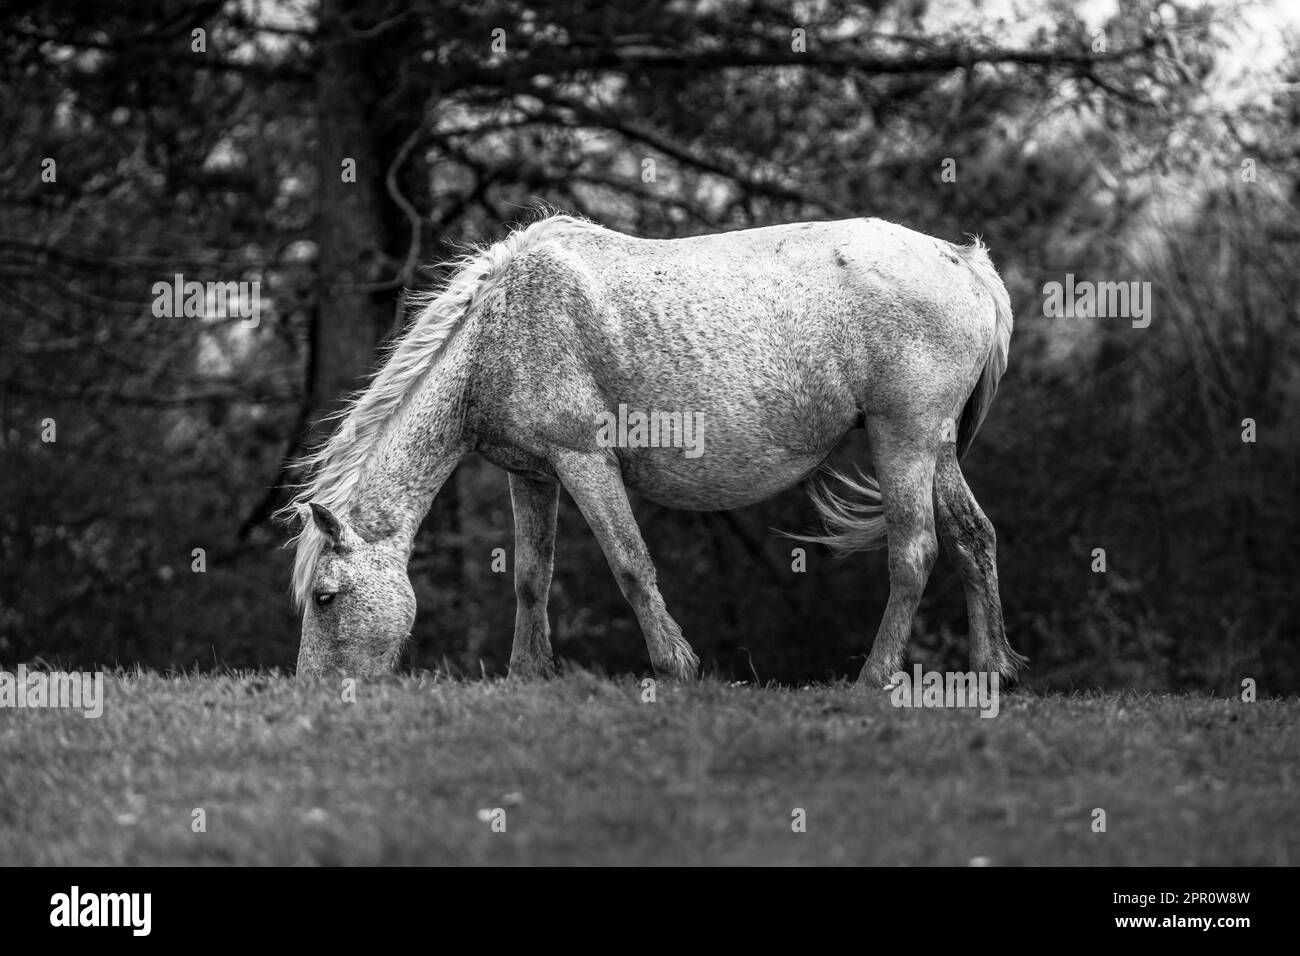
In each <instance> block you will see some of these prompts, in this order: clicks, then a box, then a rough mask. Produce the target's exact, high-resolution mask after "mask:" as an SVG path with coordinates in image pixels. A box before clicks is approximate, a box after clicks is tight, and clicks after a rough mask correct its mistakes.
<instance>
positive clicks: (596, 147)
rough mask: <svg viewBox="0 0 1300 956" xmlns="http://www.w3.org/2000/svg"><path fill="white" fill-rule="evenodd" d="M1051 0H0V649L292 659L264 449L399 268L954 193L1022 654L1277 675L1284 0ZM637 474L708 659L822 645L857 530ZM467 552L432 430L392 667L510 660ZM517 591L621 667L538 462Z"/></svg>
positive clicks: (847, 599) (1292, 382) (306, 408)
mask: <svg viewBox="0 0 1300 956" xmlns="http://www.w3.org/2000/svg"><path fill="white" fill-rule="evenodd" d="M1022 6H1026V5H1022ZM1085 6H1086V7H1087V8H1097V7H1098V6H1099V5H1098V4H1095V3H1090V4H1086V5H1079V4H1074V3H1070V2H1049V3H1044V4H1043V5H1042V7H1041V9H1040V10H1039V11H1038V12H1037V13H1036V14H1035V15H1034V17H1033V18H1032V19H1030V20H1026V19H1017V18H1012V17H1010V15H1009V13H1008V14H1007V15H1006V16H1005V17H1004V16H1002V15H999V13H998V9H999V5H998V4H996V3H989V4H983V5H978V4H977V5H971V6H966V5H957V6H956V7H955V8H954V7H950V6H949V5H947V4H943V5H940V4H933V5H932V4H928V3H926V2H925V0H905V2H892V0H869V2H857V3H849V2H839V0H824V2H820V0H819V2H806V3H794V4H788V3H769V2H765V0H757V2H755V0H706V2H700V3H688V2H662V0H645V2H641V3H637V4H606V3H598V2H572V3H554V4H543V3H532V4H529V3H516V2H494V0H488V2H483V3H475V4H458V3H451V2H441V0H401V2H390V0H358V2H354V3H342V2H339V0H318V2H306V0H303V2H299V0H288V2H253V0H243V2H210V3H169V2H158V0H141V2H133V3H99V2H85V0H80V2H77V0H74V2H67V3H56V2H27V0H8V2H6V3H5V5H4V7H3V11H2V12H0V664H3V665H6V666H12V665H14V664H15V663H17V662H19V661H32V660H37V661H46V662H50V663H55V662H57V663H60V664H65V665H82V666H84V665H89V664H98V665H112V664H128V665H129V664H137V663H138V664H140V665H143V666H148V667H160V668H192V667H196V666H197V667H199V668H201V669H206V668H210V667H214V666H227V665H229V666H237V667H245V666H257V665H270V666H277V665H283V666H291V665H292V663H293V661H294V659H295V656H296V649H297V636H298V625H297V621H296V617H295V614H294V611H293V608H292V606H291V602H290V600H289V597H288V594H287V581H288V566H289V561H290V552H289V551H287V550H284V549H283V548H282V547H281V545H282V544H283V542H284V540H285V537H286V533H285V529H283V528H281V527H278V526H276V525H275V524H274V523H273V522H272V520H271V518H270V515H271V513H272V512H273V511H274V510H275V508H277V507H278V506H279V505H281V504H283V503H284V500H285V499H284V491H283V490H282V488H283V486H284V484H285V483H286V482H288V481H290V480H293V479H294V478H295V477H298V476H296V475H295V474H294V472H293V470H292V468H291V467H290V466H289V463H290V462H291V461H292V460H293V459H294V458H295V457H296V456H297V455H300V454H301V453H302V451H303V450H304V448H306V447H308V445H310V444H311V443H312V442H315V441H318V440H319V439H320V437H321V432H322V430H323V428H324V426H321V425H318V422H319V420H320V418H321V417H322V415H323V414H324V413H326V412H328V411H330V410H331V409H332V408H335V407H337V404H338V402H339V401H340V399H341V398H342V397H343V396H344V395H345V394H346V393H347V392H348V391H349V390H350V389H352V388H355V387H357V386H358V385H359V384H361V383H362V382H363V381H364V376H365V375H366V374H367V373H368V372H369V371H371V370H373V367H374V362H375V359H376V356H377V347H378V346H379V345H380V344H381V342H382V341H383V340H384V339H385V338H387V337H388V336H390V335H392V334H394V332H395V331H397V330H399V329H400V328H401V324H402V322H403V319H404V313H403V311H402V309H401V301H402V289H403V288H407V287H410V288H415V287H419V286H421V285H425V284H427V283H429V282H431V281H433V280H434V279H436V278H437V277H438V276H439V273H438V270H437V266H436V264H437V263H438V262H439V261H440V260H442V259H444V258H445V257H447V256H449V255H451V254H453V253H454V252H456V251H458V249H459V247H460V246H461V245H462V244H464V243H466V242H486V241H491V240H493V239H497V238H500V237H501V236H502V235H504V233H505V231H506V229H507V228H508V227H509V226H510V224H511V223H513V222H516V221H519V220H521V219H526V218H527V217H528V216H529V215H530V213H529V208H530V203H533V202H536V201H544V202H546V203H549V204H551V205H552V206H554V207H558V208H561V209H564V210H570V211H573V212H577V213H581V214H583V215H586V216H589V217H591V218H593V219H596V220H598V221H600V222H602V223H604V224H606V225H608V226H610V227H613V228H615V229H620V230H624V231H629V232H632V233H635V234H637V235H642V236H647V237H670V236H684V235H694V234H699V233H708V232H715V231H719V230H724V229H736V228H744V227H749V226H756V225H765V224H770V223H780V222H792V221H798V220H804V219H829V218H842V217H850V216H878V217H882V218H886V219H891V220H895V221H899V222H902V223H904V224H906V225H908V226H911V227H912V228H915V229H919V230H921V231H925V232H929V233H932V234H934V235H937V236H940V237H943V238H946V239H950V240H953V241H962V240H963V237H964V234H966V233H979V234H981V235H982V236H983V238H984V239H985V241H986V242H987V243H988V244H989V246H990V248H991V250H992V253H993V257H994V261H995V262H996V264H997V265H998V267H999V269H1000V270H1001V272H1002V274H1003V276H1004V278H1005V280H1006V282H1007V285H1008V288H1009V289H1010V291H1011V295H1012V301H1013V304H1014V306H1015V311H1016V321H1017V328H1016V334H1015V337H1014V339H1013V341H1012V349H1011V362H1010V368H1009V371H1008V374H1007V376H1006V377H1005V379H1004V380H1003V383H1002V388H1001V391H1000V394H999V396H998V400H997V402H996V404H995V406H994V408H993V412H992V414H991V415H990V417H989V419H988V421H987V422H986V424H985V426H984V428H983V430H982V432H981V434H980V436H979V439H978V440H977V442H976V444H975V446H974V447H973V449H972V450H971V452H970V454H969V455H968V456H967V458H966V460H965V463H964V465H965V469H966V473H967V476H968V479H969V481H970V484H971V486H972V488H973V489H974V490H975V493H976V495H977V496H978V497H979V499H980V501H981V503H982V504H983V506H984V509H985V510H986V511H987V512H988V514H989V515H990V517H991V518H992V519H993V521H994V523H995V524H996V526H997V529H998V535H999V550H1000V571H1001V583H1002V594H1003V600H1004V604H1005V609H1006V617H1007V625H1008V631H1009V633H1010V637H1011V640H1012V643H1013V644H1014V646H1015V647H1016V648H1017V649H1018V650H1020V651H1021V652H1023V653H1026V654H1028V655H1029V656H1030V658H1031V659H1032V664H1033V666H1032V670H1031V671H1030V674H1029V678H1028V682H1029V684H1030V685H1031V686H1034V687H1040V688H1048V687H1057V688H1068V687H1086V686H1098V685H1100V686H1109V687H1116V688H1119V687H1131V688H1136V689H1144V690H1168V689H1179V688H1188V689H1200V690H1213V691H1217V692H1220V693H1234V692H1236V691H1237V690H1238V689H1239V685H1240V682H1241V680H1242V679H1244V678H1246V677H1251V678H1254V679H1255V680H1257V681H1258V682H1259V686H1260V690H1261V692H1265V693H1267V692H1297V691H1300V643H1298V641H1300V635H1298V634H1297V620H1298V616H1297V609H1298V607H1300V596H1298V595H1300V588H1298V587H1297V582H1296V571H1297V562H1296V560H1295V554H1296V540H1297V532H1300V528H1298V527H1297V525H1298V522H1297V500H1298V498H1300V494H1298V492H1300V481H1298V478H1300V460H1298V458H1297V450H1296V449H1297V438H1300V412H1298V411H1297V409H1298V407H1300V405H1298V399H1300V336H1298V335H1297V329H1298V328H1300V311H1298V310H1300V268H1297V264H1298V261H1300V218H1298V217H1297V205H1298V203H1300V191H1298V190H1300V138H1298V137H1297V132H1296V130H1297V119H1298V118H1300V44H1298V43H1297V42H1296V38H1295V33H1294V32H1293V26H1294V22H1295V21H1294V20H1290V21H1287V20H1286V18H1285V16H1283V15H1282V14H1281V13H1279V12H1278V10H1281V7H1279V8H1277V10H1274V9H1273V8H1271V7H1268V6H1256V5H1240V6H1237V5H1230V4H1213V5H1209V6H1205V7H1202V6H1201V5H1198V4H1194V3H1183V2H1177V3H1171V2H1159V3H1151V2H1127V0H1124V2H1119V3H1117V4H1114V5H1112V6H1111V8H1110V9H1109V10H1108V11H1106V12H1105V13H1104V14H1097V13H1091V12H1089V11H1088V10H1085V9H1081V7H1085ZM1100 6H1101V7H1103V8H1104V7H1106V4H1101V5H1100ZM1007 7H1008V10H1009V9H1010V6H1009V5H1007ZM196 31H201V32H196ZM1260 50H1265V51H1268V50H1272V51H1273V52H1274V53H1275V54H1276V55H1275V57H1274V58H1273V59H1269V58H1268V57H1267V56H1265V55H1264V54H1263V53H1261V52H1259V51H1260ZM349 159H350V160H353V161H354V162H355V168H356V181H355V182H345V181H344V177H343V176H342V175H341V170H342V164H343V163H344V161H345V160H349ZM47 160H53V161H54V166H53V170H54V175H53V178H52V181H51V176H50V174H49V170H50V168H51V167H50V164H49V163H48V162H47ZM946 160H951V161H952V162H951V163H945V161H946ZM945 169H947V170H950V171H953V172H955V181H953V177H952V175H948V176H945ZM651 173H653V175H651ZM176 273H182V274H184V276H185V277H186V278H187V279H198V280H199V281H253V280H256V281H259V282H260V283H261V295H262V313H261V321H260V323H259V324H258V325H257V327H256V328H246V327H244V326H243V325H242V324H241V322H240V321H239V320H238V319H233V320H232V319H226V320H222V319H204V318H157V317H155V316H154V314H153V311H152V309H151V303H152V300H153V294H152V292H151V289H152V287H153V285H154V284H155V283H157V282H160V281H170V280H171V278H172V276H173V275H174V274H176ZM1067 273H1071V274H1074V275H1075V276H1076V278H1078V279H1092V280H1102V281H1145V282H1150V283H1151V284H1152V288H1153V294H1154V305H1153V315H1152V321H1151V324H1150V326H1149V327H1148V328H1145V329H1141V328H1134V327H1132V324H1131V323H1130V322H1129V321H1127V320H1122V319H1120V320H1117V319H1061V318H1045V317H1044V314H1043V286H1044V284H1045V283H1047V282H1051V281H1061V280H1063V278H1064V276H1065V274H1067ZM1246 419H1250V420H1251V421H1252V422H1253V423H1254V425H1253V432H1254V434H1253V438H1254V440H1253V441H1245V440H1243V432H1245V431H1246V430H1247V429H1248V428H1250V427H1251V426H1249V425H1246V424H1243V423H1244V420H1246ZM51 428H53V432H51ZM50 438H54V439H55V440H53V441H50V440H48V439H50ZM851 445H852V447H850V448H847V449H846V450H845V452H844V454H845V455H846V456H847V457H846V460H848V459H856V460H861V456H862V452H863V448H864V445H863V441H862V437H861V435H860V434H858V435H857V436H856V437H855V439H854V441H853V442H852V443H851ZM637 512H638V516H639V518H640V520H641V523H642V528H643V529H644V532H645V536H646V540H647V543H648V544H649V546H650V549H651V551H652V553H653V554H654V556H655V557H656V559H657V561H658V566H659V575H660V583H661V587H662V590H663V592H664V595H665V598H666V600H667V601H668V604H669V608H670V610H671V611H672V612H673V613H674V615H675V616H676V617H677V619H678V620H679V621H680V623H681V624H682V626H683V629H684V631H685V633H686V635H687V637H688V639H690V640H691V641H692V643H693V644H694V646H695V648H696V650H697V651H698V652H699V653H700V654H701V657H702V658H703V659H704V662H705V664H706V667H709V668H711V669H713V670H715V671H717V672H720V673H722V674H725V675H730V676H734V677H736V678H738V679H753V677H754V676H755V675H757V677H758V678H760V679H761V680H764V681H766V680H773V679H775V680H783V681H803V680H809V679H824V678H828V677H833V676H837V675H844V674H855V673H856V671H857V668H858V667H859V666H860V664H861V661H862V658H863V657H864V655H865V653H866V650H867V648H868V646H869V642H870V640H871V638H872V636H873V635H874V632H875V628H876V626H877V624H878V622H879V617H880V613H881V611H882V610H883V607H884V602H885V598H886V595H887V588H888V582H887V578H886V574H885V565H884V556H883V554H881V553H876V554H871V555H858V556H855V557H852V558H849V559H847V560H836V559H833V558H832V557H831V556H830V555H829V553H826V552H824V551H821V550H818V549H816V548H812V549H810V551H809V553H808V563H807V571H806V572H804V573H796V572H794V571H792V567H791V565H792V559H791V549H792V547H794V543H792V542H790V541H788V540H786V539H783V538H781V537H779V536H776V535H773V534H771V533H769V529H772V528H781V529H789V530H807V529H810V528H811V527H813V525H814V514H813V511H812V508H811V507H810V505H809V504H808V501H807V499H806V496H805V495H804V494H803V493H802V491H799V490H792V491H790V492H788V493H786V494H784V495H782V496H780V497H778V498H776V499H774V500H771V501H769V502H766V503H764V504H763V505H761V506H758V507H755V508H752V509H748V510H745V511H742V512H736V513H727V514H695V513H685V512H672V511H668V510H664V509H661V508H658V507H656V506H654V505H651V504H649V503H646V502H638V503H637ZM495 548H504V549H505V550H506V553H507V555H508V554H509V552H510V551H511V549H512V526H511V519H510V507H509V496H508V493H507V489H506V480H505V476H504V474H502V473H500V472H498V471H497V470H496V469H494V468H492V467H491V466H490V465H487V464H486V463H485V462H482V461H479V460H468V461H467V462H466V463H465V464H464V465H463V466H462V467H461V468H460V470H459V471H458V472H457V474H456V475H455V477H454V478H453V480H452V481H451V482H450V483H449V484H448V486H447V487H446V489H445V491H444V492H443V493H442V495H440V497H439V498H438V500H437V501H436V503H435V505H434V509H433V511H432V512H431V513H430V518H429V520H428V521H427V522H426V526H425V529H424V531H423V533H422V537H421V539H420V541H419V543H418V545H417V549H416V555H415V559H414V561H413V565H412V577H413V581H414V583H415V587H416V593H417V596H418V598H419V601H420V609H421V610H420V617H419V620H418V622H417V624H416V630H415V634H414V641H413V642H412V644H411V646H410V650H409V654H408V659H409V663H410V664H411V665H413V666H417V667H447V668H450V669H452V670H453V671H456V672H460V673H467V674H475V675H477V674H479V673H483V672H485V673H489V674H491V673H502V672H504V670H505V664H506V661H507V659H508V656H509V647H510V637H511V627H512V622H513V617H514V595H513V585H512V578H511V574H509V573H496V572H494V571H493V569H492V551H493V549H495ZM1098 548H1101V549H1104V551H1105V560H1106V570H1105V571H1104V572H1100V571H1095V570H1094V565H1095V562H1096V559H1095V557H1094V552H1095V549H1098ZM196 549H202V551H201V553H200V555H199V556H198V557H196V554H195V552H196ZM198 567H201V568H202V570H196V568H198ZM551 620H552V626H553V628H554V637H553V640H554V643H555V647H556V651H557V653H558V654H559V655H560V656H561V657H564V658H567V659H569V660H572V661H576V662H580V663H584V664H589V665H593V666H598V667H603V668H606V669H608V670H611V671H622V670H631V671H640V672H648V670H649V666H648V661H647V659H646V655H645V650H644V644H643V642H642V640H641V637H640V634H639V632H638V630H637V628H636V622H635V619H634V618H633V616H632V614H631V612H630V610H629V609H628V608H627V607H626V605H625V604H624V602H623V599H622V597H621V595H620V594H619V591H618V589H617V587H616V586H615V584H614V582H613V580H612V578H611V576H610V574H609V572H608V568H607V566H606V565H605V562H604V560H603V558H602V556H601V554H600V552H599V550H598V548H597V546H596V543H595V541H594V539H593V538H592V536H591V534H590V532H589V531H588V529H587V528H586V526H585V524H584V522H583V521H582V519H581V516H580V515H578V514H577V512H576V510H575V509H574V507H573V506H572V503H571V502H570V501H569V500H568V499H567V498H564V499H562V505H561V515H560V532H559V543H558V548H557V558H556V574H555V586H554V592H553V596H552V600H551ZM965 628H966V623H965V607H964V600H963V594H962V589H961V586H960V582H959V580H958V578H957V575H956V573H955V571H954V569H953V568H952V566H951V565H950V564H949V563H947V561H946V560H944V559H941V560H940V562H939V565H938V566H937V568H936V571H935V574H934V576H933V578H932V579H931V583H930V587H929V589H928V591H927V594H926V597H925V599H924V602H923V604H922V606H921V611H920V613H919V614H918V622H917V634H916V635H915V639H914V643H913V659H914V660H917V661H920V662H923V663H926V664H927V665H934V666H944V667H955V668H964V667H965V654H966V640H965Z"/></svg>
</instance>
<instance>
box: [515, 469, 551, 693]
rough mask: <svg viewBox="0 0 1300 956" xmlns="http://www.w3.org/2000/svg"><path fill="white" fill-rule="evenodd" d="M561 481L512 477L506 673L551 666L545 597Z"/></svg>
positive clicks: (520, 674)
mask: <svg viewBox="0 0 1300 956" xmlns="http://www.w3.org/2000/svg"><path fill="white" fill-rule="evenodd" d="M559 501H560V486H559V485H557V484H555V483H554V482H549V481H538V480H536V479H533V478H524V477H522V476H520V475H513V474H512V475H511V476H510V503H511V505H512V506H513V507H514V512H515V600H516V604H515V640H514V646H513V647H512V648H511V649H510V676H511V677H535V676H540V675H543V674H547V673H549V672H550V671H551V670H552V668H553V667H554V659H553V658H552V656H551V625H550V622H549V621H548V620H547V616H546V602H547V598H548V596H549V595H550V591H551V571H552V568H553V567H554V565H555V512H556V508H557V506H558V504H559Z"/></svg>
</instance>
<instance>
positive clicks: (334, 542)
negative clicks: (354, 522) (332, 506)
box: [307, 501, 357, 554]
mask: <svg viewBox="0 0 1300 956" xmlns="http://www.w3.org/2000/svg"><path fill="white" fill-rule="evenodd" d="M307 504H308V506H309V507H310V508H311V519H312V521H314V522H315V523H316V528H317V530H318V531H320V533H321V534H323V535H325V538H326V540H328V541H329V544H330V548H331V549H332V550H334V551H336V552H337V553H339V554H347V553H348V552H349V551H351V550H352V548H353V547H354V546H355V544H356V540H357V537H356V532H355V531H353V530H352V529H351V528H349V527H348V525H347V522H345V521H343V520H342V519H340V518H339V517H338V516H336V515H335V514H334V512H332V511H330V510H329V509H328V508H326V507H325V506H324V505H318V504H316V502H314V501H309V502H308V503H307Z"/></svg>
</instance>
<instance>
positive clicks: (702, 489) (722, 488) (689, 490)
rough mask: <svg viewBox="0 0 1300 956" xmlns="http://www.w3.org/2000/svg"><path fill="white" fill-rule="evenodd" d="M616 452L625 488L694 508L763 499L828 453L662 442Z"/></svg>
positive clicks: (807, 472)
mask: <svg viewBox="0 0 1300 956" xmlns="http://www.w3.org/2000/svg"><path fill="white" fill-rule="evenodd" d="M706 448H707V445H706ZM826 451H827V454H829V452H830V449H827V450H826ZM618 456H619V461H620V463H621V465H622V470H623V481H624V483H625V484H626V485H627V487H628V488H630V489H632V490H633V491H635V492H637V493H638V494H640V495H643V496H645V497H646V498H649V499H650V500H651V501H654V502H656V503H658V504H661V505H664V506H665V507H668V508H686V509H690V510H694V511H726V510H730V509H732V508H743V507H745V506H747V505H752V504H755V503H757V502H759V501H763V500H765V499H767V498H770V497H772V496H773V495H775V494H777V493H778V492H781V491H784V490H785V489H786V488H789V487H791V486H792V485H795V484H798V483H799V482H800V481H802V480H803V479H804V478H806V477H808V475H810V474H811V473H812V472H814V471H816V470H817V468H818V466H819V465H821V463H822V462H823V461H824V460H825V458H826V455H825V454H818V455H816V456H812V455H784V454H776V453H760V454H756V455H755V454H744V455H740V454H735V455H733V454H729V453H728V452H727V451H726V450H720V451H719V452H718V453H710V452H708V451H707V450H706V452H705V454H703V455H700V456H699V457H698V458H687V457H686V456H685V455H684V454H683V452H682V451H681V450H676V449H666V448H657V449H620V450H619V452H618Z"/></svg>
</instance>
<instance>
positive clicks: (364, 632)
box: [298, 502, 415, 677]
mask: <svg viewBox="0 0 1300 956" xmlns="http://www.w3.org/2000/svg"><path fill="white" fill-rule="evenodd" d="M310 507H311V518H312V522H313V523H314V524H315V527H316V530H317V531H319V532H320V535H321V537H322V538H323V546H322V549H321V551H320V555H319V558H318V559H317V561H316V562H315V569H314V571H313V573H312V577H311V587H310V590H309V591H308V592H307V593H306V594H305V595H304V602H303V605H304V606H303V615H302V643H301V644H300V645H299V647H298V673H299V674H301V675H304V676H308V677H314V676H320V675H323V674H328V673H339V674H342V675H344V676H346V677H375V676H378V675H380V674H385V673H388V672H389V671H391V670H393V668H394V667H396V666H397V658H398V655H399V654H400V653H401V650H402V644H403V642H404V641H405V640H406V638H407V637H408V636H409V635H410V633H411V625H412V624H414V623H415V592H414V591H412V590H411V581H410V578H409V577H407V573H406V550H405V548H404V547H399V546H398V545H397V544H396V543H395V542H393V541H391V540H388V539H381V540H378V541H375V542H373V543H372V542H368V541H365V540H363V539H362V537H361V536H360V535H359V534H357V532H356V531H355V530H353V528H352V527H351V526H350V525H349V524H348V523H347V522H346V521H344V520H343V519H342V518H339V517H337V516H336V515H335V514H334V513H333V512H331V511H330V510H329V509H328V508H325V507H324V506H322V505H318V504H315V503H314V502H313V503H311V505H310Z"/></svg>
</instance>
